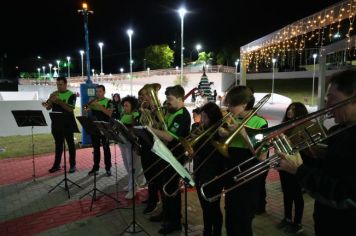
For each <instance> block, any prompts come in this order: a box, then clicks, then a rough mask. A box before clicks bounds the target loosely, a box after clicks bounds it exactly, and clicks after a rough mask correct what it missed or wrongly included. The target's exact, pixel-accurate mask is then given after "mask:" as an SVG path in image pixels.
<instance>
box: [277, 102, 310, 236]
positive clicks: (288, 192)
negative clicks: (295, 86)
mask: <svg viewBox="0 0 356 236" xmlns="http://www.w3.org/2000/svg"><path fill="white" fill-rule="evenodd" d="M307 114H308V110H307V108H306V107H305V105H304V104H303V103H301V102H293V103H291V104H290V105H289V106H288V107H287V109H286V112H285V114H284V118H283V120H282V122H286V121H289V120H293V119H296V118H298V117H301V116H304V115H307ZM293 133H296V131H295V130H294V129H293V130H290V131H289V132H288V133H286V135H287V136H288V137H290V136H291V135H293ZM304 153H305V154H304ZM300 154H301V155H302V157H303V156H305V155H306V152H300ZM303 159H305V158H303ZM279 177H280V182H281V186H282V191H283V204H284V218H283V219H282V221H281V222H280V223H279V224H278V225H277V228H279V229H284V230H285V231H287V232H290V233H299V232H302V231H303V226H302V219H303V211H304V198H303V192H302V187H301V186H300V184H299V183H298V181H297V179H296V177H295V175H292V174H290V173H288V172H286V171H282V170H281V171H279ZM293 204H294V219H293V220H292V209H293Z"/></svg>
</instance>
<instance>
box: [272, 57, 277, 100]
mask: <svg viewBox="0 0 356 236" xmlns="http://www.w3.org/2000/svg"><path fill="white" fill-rule="evenodd" d="M276 62H277V59H276V58H272V97H271V103H273V93H274V66H275V64H276Z"/></svg>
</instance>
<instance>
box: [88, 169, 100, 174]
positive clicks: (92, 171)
mask: <svg viewBox="0 0 356 236" xmlns="http://www.w3.org/2000/svg"><path fill="white" fill-rule="evenodd" d="M94 174H95V175H98V174H99V171H97V170H94V169H92V170H91V171H89V172H88V175H94Z"/></svg>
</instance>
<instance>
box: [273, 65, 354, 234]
mask: <svg viewBox="0 0 356 236" xmlns="http://www.w3.org/2000/svg"><path fill="white" fill-rule="evenodd" d="M354 96H356V70H345V71H341V72H338V73H336V74H334V75H333V76H332V77H331V80H330V84H329V86H328V90H327V93H326V100H327V103H326V106H327V107H330V106H332V105H333V104H336V103H338V102H340V101H343V100H345V99H348V98H350V97H354ZM332 115H333V116H334V119H335V123H336V124H337V125H336V126H334V127H332V128H331V129H332V130H334V131H335V130H338V129H342V128H345V127H346V126H347V128H346V129H345V130H343V131H341V132H339V133H337V134H335V135H333V136H331V137H330V138H329V139H328V140H327V145H328V148H327V150H326V155H325V157H323V158H321V157H320V158H318V159H317V161H318V163H317V165H314V164H313V166H311V165H306V164H303V163H302V161H301V160H300V158H295V157H296V156H295V155H294V156H290V155H285V154H283V153H280V156H281V162H280V167H279V168H278V169H280V170H285V171H287V172H289V173H292V174H295V175H296V177H297V179H298V181H299V182H300V183H301V185H302V186H303V187H304V188H305V189H306V190H308V192H309V193H310V194H311V196H312V197H313V198H315V205H314V215H313V216H314V222H315V235H316V236H320V235H354V234H355V233H356V171H355V166H356V156H355V151H354V146H355V140H356V102H355V101H353V102H350V103H348V104H347V105H345V106H342V107H340V108H338V109H335V110H334V111H333V112H332ZM298 159H299V160H298Z"/></svg>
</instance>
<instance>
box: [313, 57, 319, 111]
mask: <svg viewBox="0 0 356 236" xmlns="http://www.w3.org/2000/svg"><path fill="white" fill-rule="evenodd" d="M317 57H318V54H316V53H314V54H313V60H314V66H313V85H312V97H311V105H312V106H313V105H314V81H315V61H316V58H317Z"/></svg>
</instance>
